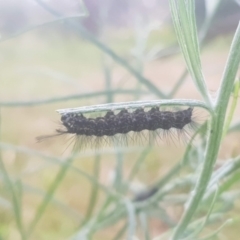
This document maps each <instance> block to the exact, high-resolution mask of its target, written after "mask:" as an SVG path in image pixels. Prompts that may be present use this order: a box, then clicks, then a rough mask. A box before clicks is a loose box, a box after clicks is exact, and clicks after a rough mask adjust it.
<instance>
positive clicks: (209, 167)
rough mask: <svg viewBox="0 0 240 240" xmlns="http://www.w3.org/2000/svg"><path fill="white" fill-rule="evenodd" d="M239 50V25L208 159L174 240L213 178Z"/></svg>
mask: <svg viewBox="0 0 240 240" xmlns="http://www.w3.org/2000/svg"><path fill="white" fill-rule="evenodd" d="M239 49H240V24H239V25H238V28H237V31H236V33H235V36H234V39H233V42H232V46H231V49H230V53H229V57H228V61H227V64H226V67H225V71H224V74H223V78H222V82H221V85H220V91H219V94H218V97H217V101H216V104H215V108H214V112H215V114H214V115H213V116H212V119H211V123H210V128H209V132H208V142H207V148H206V153H205V156H206V157H205V161H204V164H203V169H202V171H201V173H200V178H199V180H198V182H197V185H196V188H195V190H194V195H193V197H192V198H191V199H190V201H189V204H188V207H187V209H186V211H185V212H184V214H183V216H182V218H181V220H180V222H179V224H178V226H177V228H176V230H175V232H174V234H173V237H172V240H178V239H180V238H181V236H182V235H183V234H184V231H185V229H186V228H187V226H188V225H189V223H190V221H191V219H192V217H193V215H194V213H195V212H196V210H197V207H198V205H199V203H200V202H201V200H202V198H203V196H204V193H205V190H206V188H207V186H208V183H209V180H210V178H211V175H212V171H213V166H214V164H215V161H216V159H217V155H218V151H219V147H220V143H221V139H222V133H223V125H224V119H225V115H226V111H227V105H228V102H229V98H230V95H231V91H232V88H233V84H234V80H235V77H236V74H237V71H238V67H239V62H240V51H239Z"/></svg>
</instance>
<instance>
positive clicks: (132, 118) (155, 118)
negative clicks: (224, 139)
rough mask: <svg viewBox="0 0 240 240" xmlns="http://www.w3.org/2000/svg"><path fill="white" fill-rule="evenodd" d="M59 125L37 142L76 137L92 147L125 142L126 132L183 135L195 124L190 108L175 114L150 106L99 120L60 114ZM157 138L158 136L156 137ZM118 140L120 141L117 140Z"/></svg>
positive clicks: (174, 112)
mask: <svg viewBox="0 0 240 240" xmlns="http://www.w3.org/2000/svg"><path fill="white" fill-rule="evenodd" d="M61 124H62V126H63V127H64V128H63V129H56V134H55V135H49V136H40V137H38V138H37V140H38V141H42V140H43V139H45V138H46V137H51V136H56V135H63V134H72V135H75V136H76V137H77V138H79V139H78V140H79V142H80V143H79V144H80V147H83V146H87V145H94V147H98V146H99V145H100V144H101V143H108V142H109V140H113V141H114V142H115V141H116V140H117V143H119V142H121V140H124V139H125V141H127V137H126V136H128V135H129V134H130V133H135V134H141V133H142V132H143V131H145V130H148V131H149V132H150V133H153V135H154V136H156V135H157V136H160V135H161V131H163V133H168V132H169V131H171V130H176V131H177V132H178V133H182V132H184V133H185V132H186V131H185V130H186V127H187V126H188V128H189V127H190V129H191V128H193V127H195V126H196V122H195V121H194V120H193V108H191V107H189V108H187V109H185V110H179V111H161V110H160V109H159V107H152V108H150V109H149V110H148V111H145V110H144V108H142V107H138V108H136V109H135V110H134V111H132V112H130V111H128V109H126V108H125V109H122V110H121V111H120V112H119V113H116V114H115V113H114V111H112V110H110V111H107V112H106V114H105V116H103V117H96V118H92V117H89V118H88V117H85V116H84V115H83V114H82V113H77V112H68V113H62V116H61ZM160 137H161V136H160ZM119 140H120V141H119Z"/></svg>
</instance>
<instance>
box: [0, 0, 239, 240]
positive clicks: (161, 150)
mask: <svg viewBox="0 0 240 240" xmlns="http://www.w3.org/2000/svg"><path fill="white" fill-rule="evenodd" d="M200 2H202V3H200ZM223 2H226V1H223ZM45 3H47V4H48V5H49V6H50V7H52V8H54V9H55V10H56V11H59V12H60V13H61V15H62V16H63V17H71V16H75V15H77V14H79V13H81V11H83V9H82V5H81V4H80V2H79V1H54V0H50V1H46V2H45ZM203 3H204V1H198V2H197V6H196V11H197V14H198V22H199V28H200V27H201V24H202V23H203V22H204V19H205V17H206V12H205V11H206V6H204V4H203ZM85 4H86V8H87V9H88V12H89V16H88V17H84V18H82V20H80V19H73V20H71V21H72V22H74V24H82V25H83V26H84V27H85V28H86V29H87V30H88V31H89V32H91V34H92V35H93V36H94V37H95V38H97V39H100V40H101V41H102V42H103V43H105V44H106V46H108V47H110V48H111V49H113V50H114V52H116V53H117V54H119V56H120V57H121V58H122V59H124V60H125V61H126V62H127V63H128V64H130V65H131V66H134V68H135V69H136V70H137V71H138V72H139V73H141V74H142V75H144V76H145V77H146V78H147V79H149V80H150V81H151V82H152V83H153V84H154V85H155V86H156V87H157V88H158V89H160V90H161V91H162V92H164V93H166V94H167V93H169V92H170V91H171V90H172V89H173V87H174V86H175V84H176V83H177V82H178V81H179V78H180V76H181V74H182V73H183V72H184V70H185V64H184V60H183V57H182V56H181V55H180V54H179V53H178V49H177V45H176V39H175V35H174V31H173V29H172V26H171V20H170V14H169V9H168V3H167V1H153V0H152V1H133V0H132V1H123V0H121V1H114V0H112V1H111V0H108V1H107V0H105V1H103V2H101V3H100V1H94V0H91V1H90V0H86V1H85ZM223 4H224V3H223ZM231 6H232V7H231ZM221 9H225V11H223V10H221ZM236 9H237V11H236ZM198 11H199V12H198ZM219 11H220V16H221V18H220V17H219V18H218V17H215V18H214V21H213V23H211V24H213V25H212V26H210V28H209V29H210V30H209V32H208V34H207V36H206V40H205V44H204V47H203V50H202V65H203V70H204V74H205V76H206V79H207V85H208V88H209V90H210V92H211V93H212V96H214V95H215V93H216V91H217V88H218V85H219V82H220V79H221V74H222V72H223V68H224V64H225V61H226V58H227V54H228V50H229V46H230V43H231V39H232V36H233V32H234V30H235V27H236V24H237V21H238V20H239V19H240V18H239V16H240V14H239V12H240V8H239V6H238V5H237V4H236V3H234V1H232V2H231V4H229V8H226V7H224V6H223V7H222V8H220V10H219ZM221 11H222V12H221ZM0 14H1V25H0V33H1V39H2V42H1V43H0V66H1V70H0V111H1V135H0V136H1V156H2V161H3V162H4V164H5V167H6V169H7V171H8V173H9V176H10V178H11V179H12V181H15V182H16V185H17V184H19V186H20V187H16V189H18V190H16V191H17V193H18V194H20V195H21V203H22V209H21V211H22V217H23V223H24V224H25V226H28V225H29V223H30V222H31V220H32V218H33V216H34V214H35V211H36V208H37V207H38V206H39V204H40V202H41V200H42V198H43V196H44V194H45V193H46V191H47V189H48V187H49V186H50V184H51V182H52V181H53V179H54V177H55V175H56V173H57V171H58V168H59V165H57V164H54V163H53V162H51V161H50V160H46V158H44V157H41V156H38V155H37V153H36V152H34V151H38V153H39V152H40V153H42V154H44V156H45V155H47V156H52V157H55V158H57V159H58V160H59V161H62V159H63V158H64V157H67V156H68V155H69V154H70V152H71V146H70V147H68V145H69V144H70V142H69V140H68V139H67V138H61V137H59V138H53V139H50V140H47V141H44V142H42V143H37V142H36V140H35V138H36V137H37V136H39V135H45V134H51V133H54V131H55V129H56V128H58V126H59V120H60V119H59V115H58V114H57V113H56V112H55V110H56V109H61V108H70V107H80V106H87V105H94V104H101V103H106V102H109V101H111V102H118V101H133V100H151V99H158V97H157V96H156V95H155V94H154V93H153V92H151V91H150V90H149V89H148V88H147V87H146V86H144V85H143V84H140V83H139V82H138V80H137V79H136V78H135V77H133V76H132V75H131V73H129V72H128V71H127V70H126V69H125V68H124V67H122V66H120V65H119V64H118V63H117V62H116V61H114V60H113V59H111V58H110V57H109V56H108V55H107V54H106V53H104V52H103V51H101V50H100V49H99V48H97V47H96V46H94V44H91V43H90V42H89V41H88V40H86V39H85V38H84V36H79V34H78V33H77V31H76V29H74V28H73V27H72V26H71V25H67V24H65V23H66V22H65V23H64V21H57V22H55V23H50V24H46V23H47V22H49V21H55V20H56V19H58V18H57V17H55V16H53V15H51V14H50V13H48V12H47V11H46V10H44V9H43V8H42V7H41V6H40V5H39V3H38V1H27V0H24V1H21V3H20V2H18V1H13V0H12V1H3V0H2V1H0ZM222 19H225V21H223V22H224V24H221V23H222V22H221V21H222ZM67 23H69V22H67ZM70 23H71V22H70ZM41 24H44V25H43V26H40V27H38V28H35V26H37V25H41ZM30 29H31V30H30ZM211 29H212V31H211ZM22 30H23V31H25V30H30V31H26V32H25V33H24V34H19V33H20V32H21V31H22ZM18 34H19V35H18ZM15 35H18V36H15ZM1 39H0V41H1ZM111 89H113V90H119V89H120V90H138V91H139V92H138V93H136V94H133V93H131V94H115V93H114V94H101V96H99V95H94V93H97V92H104V91H106V90H111ZM88 93H89V94H90V93H93V94H92V95H91V96H89V97H86V96H85V97H84V96H83V97H81V95H82V94H88ZM171 98H192V99H199V98H200V96H199V94H198V92H197V91H196V89H195V86H194V85H193V83H192V82H191V81H190V77H189V76H187V77H186V80H185V81H184V83H183V84H182V85H181V86H180V88H179V89H178V90H177V92H176V94H174V95H173V96H171ZM45 100H46V101H45ZM48 101H49V102H48ZM239 115H240V109H239V107H238V108H237V112H236V115H235V119H234V121H235V122H237V121H239ZM196 117H197V118H198V117H200V118H201V117H202V116H201V113H200V116H196ZM202 118H203V119H204V120H205V119H206V117H205V116H203V117H202ZM239 139H240V135H239V132H238V133H237V132H234V133H232V134H229V136H228V137H227V138H226V140H225V141H224V142H223V146H222V148H221V152H220V156H219V159H226V158H230V157H234V156H237V155H239V153H240V148H239V144H240V140H239ZM167 140H168V141H161V142H160V143H159V144H158V145H155V146H153V147H152V149H151V150H150V151H149V153H148V155H147V156H146V159H145V160H144V162H143V164H142V165H141V167H140V169H139V172H138V174H137V176H136V177H135V179H134V180H133V181H132V190H131V191H129V193H128V195H129V196H130V197H131V196H133V195H134V191H138V190H139V189H142V188H145V187H147V186H148V185H150V184H152V183H154V182H155V181H156V180H157V179H158V178H159V176H161V175H163V174H164V173H166V172H167V171H168V169H170V168H171V166H173V164H174V163H176V162H177V161H179V159H180V156H182V154H183V152H184V149H185V145H184V144H173V143H172V142H171V140H170V141H169V139H167ZM142 151H143V147H142V146H141V147H138V146H135V145H134V144H133V145H130V146H128V147H125V148H124V150H123V152H122V153H121V154H122V158H123V161H122V164H123V168H122V170H123V172H122V178H123V179H124V178H125V177H126V176H127V175H128V174H129V172H130V169H131V168H132V166H133V164H134V163H135V162H136V161H137V159H138V158H139V156H141V154H142ZM99 152H100V153H99V154H100V156H101V171H100V176H99V181H100V182H101V183H102V184H104V185H106V186H111V185H112V184H113V182H114V176H115V174H116V173H115V172H114V169H115V167H116V164H117V154H116V149H115V148H114V147H112V146H104V147H103V148H102V149H101V150H100V151H99ZM95 155H96V150H94V149H86V150H85V151H83V152H82V153H80V154H79V156H78V157H77V158H76V159H75V161H74V164H73V165H74V166H75V167H76V168H78V169H81V170H82V171H84V172H86V173H89V174H90V175H93V165H94V162H95V158H96V156H95ZM0 177H1V178H0V181H1V182H0V236H2V238H1V239H14V240H15V239H20V236H19V232H18V231H17V228H16V223H15V221H14V215H13V210H12V206H11V204H10V199H9V189H8V188H7V187H6V185H5V183H4V181H3V175H2V173H1V175H0ZM91 186H92V185H91V183H90V182H89V181H88V180H86V179H85V178H83V177H82V176H81V175H80V174H78V173H77V172H76V171H72V170H69V171H68V173H67V174H66V177H65V178H64V179H63V181H62V182H61V184H60V186H59V188H58V189H57V191H56V193H55V194H54V198H53V200H52V201H51V203H50V204H49V206H48V207H47V209H46V211H45V212H44V214H43V217H42V219H41V220H40V222H39V224H38V225H37V227H36V229H35V232H34V234H33V235H32V239H39V240H45V239H68V237H69V236H71V235H72V234H73V232H75V231H76V230H77V228H78V227H79V224H80V222H81V219H82V217H83V216H84V215H85V213H86V209H87V206H88V204H89V201H90V193H91ZM238 187H239V186H238ZM104 198H105V195H104V194H103V193H99V195H98V200H97V206H96V210H97V209H98V208H99V207H100V206H101V204H102V203H103V202H104ZM236 208H237V209H238V211H240V202H239V201H237V202H236ZM181 211H182V208H180V207H176V209H175V210H170V213H169V214H170V215H171V217H172V218H173V219H175V220H177V219H178V218H179V216H180V213H181ZM228 214H229V215H230V216H231V217H234V216H235V215H237V214H238V213H237V211H236V210H235V212H234V211H230V212H229V213H228ZM119 225H121V223H119V224H117V225H116V226H114V227H111V228H106V229H104V230H103V231H100V232H98V233H97V234H96V236H95V237H94V239H112V237H113V235H114V233H115V231H116V229H118V228H119ZM150 226H151V232H152V236H157V235H159V234H160V233H162V232H164V231H165V230H166V229H168V226H167V225H166V224H165V223H163V222H161V221H159V220H158V219H157V218H155V219H153V220H151V223H150ZM238 228H239V221H238V222H237V223H236V224H233V225H232V226H230V227H227V228H226V229H224V231H223V236H224V235H225V236H227V238H223V239H237V238H236V237H235V236H236V235H235V234H237V232H238V231H239V229H238ZM123 239H124V238H123ZM140 239H141V238H140Z"/></svg>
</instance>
